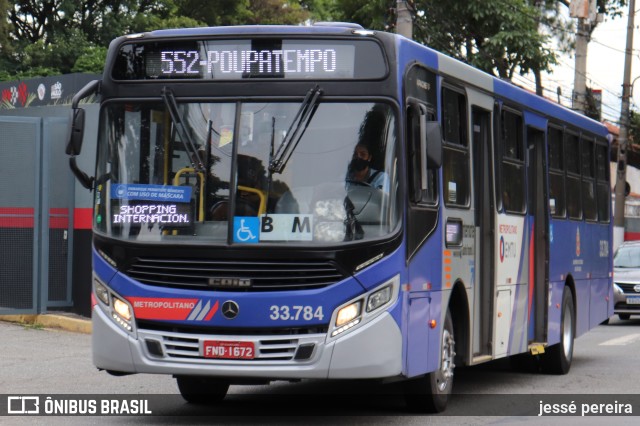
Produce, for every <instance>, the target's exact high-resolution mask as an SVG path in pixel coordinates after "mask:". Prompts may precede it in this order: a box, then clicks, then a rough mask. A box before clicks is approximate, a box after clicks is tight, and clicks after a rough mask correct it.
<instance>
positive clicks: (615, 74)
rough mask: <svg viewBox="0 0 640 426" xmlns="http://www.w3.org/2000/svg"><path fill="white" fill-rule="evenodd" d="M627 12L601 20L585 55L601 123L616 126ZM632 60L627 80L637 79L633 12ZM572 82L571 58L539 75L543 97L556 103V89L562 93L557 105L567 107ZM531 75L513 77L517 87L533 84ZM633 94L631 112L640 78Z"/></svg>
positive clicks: (639, 97)
mask: <svg viewBox="0 0 640 426" xmlns="http://www.w3.org/2000/svg"><path fill="white" fill-rule="evenodd" d="M627 12H628V11H625V13H624V15H623V16H622V17H618V18H615V19H612V18H605V20H604V21H603V22H600V23H598V25H597V26H596V29H595V30H594V32H593V33H592V36H591V41H590V42H589V46H588V51H587V86H589V87H591V88H592V89H601V90H602V98H603V106H602V119H603V120H607V121H610V122H612V123H615V124H618V123H619V121H620V108H621V98H622V82H623V77H624V61H625V48H626V42H627V38H626V37H627V36H626V34H627V21H628V13H627ZM634 27H635V29H634V42H633V55H632V56H633V59H632V67H631V80H632V81H633V79H634V78H636V77H638V76H640V30H639V28H640V11H636V16H635V23H634ZM574 78H575V57H574V56H573V55H571V56H569V55H562V56H560V57H559V64H558V65H556V66H554V68H553V72H552V73H548V74H546V75H543V86H544V87H545V88H546V89H548V91H545V96H547V97H550V98H552V99H554V100H557V94H556V88H557V87H558V86H560V87H561V89H562V96H561V98H560V101H561V103H562V104H563V105H565V106H567V107H571V93H572V88H573V81H574ZM533 81H534V78H533V75H527V76H524V77H521V76H519V77H516V78H515V82H516V83H517V84H522V85H526V84H527V82H533ZM634 86H635V88H636V91H635V93H634V97H633V98H632V99H631V101H632V108H633V109H636V110H639V111H640V78H639V79H638V81H637V82H636V84H635V85H634Z"/></svg>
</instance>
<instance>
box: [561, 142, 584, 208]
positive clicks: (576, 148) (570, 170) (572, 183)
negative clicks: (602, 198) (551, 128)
mask: <svg viewBox="0 0 640 426" xmlns="http://www.w3.org/2000/svg"><path fill="white" fill-rule="evenodd" d="M564 155H565V157H564V158H565V159H566V166H567V212H568V213H569V218H570V219H574V220H580V219H582V198H581V192H582V191H581V190H580V189H581V188H580V138H579V137H578V135H577V134H575V133H571V132H565V134H564Z"/></svg>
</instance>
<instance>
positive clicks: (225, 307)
mask: <svg viewBox="0 0 640 426" xmlns="http://www.w3.org/2000/svg"><path fill="white" fill-rule="evenodd" d="M238 312H240V307H239V306H238V304H237V303H236V302H234V301H233V300H227V301H226V302H224V303H223V304H222V315H224V317H225V318H227V319H234V318H235V317H237V316H238Z"/></svg>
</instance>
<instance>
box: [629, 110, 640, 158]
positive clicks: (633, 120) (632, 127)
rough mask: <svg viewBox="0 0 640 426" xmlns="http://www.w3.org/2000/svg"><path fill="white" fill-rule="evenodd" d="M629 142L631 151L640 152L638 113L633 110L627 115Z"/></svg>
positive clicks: (639, 118)
mask: <svg viewBox="0 0 640 426" xmlns="http://www.w3.org/2000/svg"><path fill="white" fill-rule="evenodd" d="M629 140H630V141H631V145H630V146H631V149H632V150H634V151H640V149H639V147H640V113H639V112H638V111H635V110H631V111H630V113H629Z"/></svg>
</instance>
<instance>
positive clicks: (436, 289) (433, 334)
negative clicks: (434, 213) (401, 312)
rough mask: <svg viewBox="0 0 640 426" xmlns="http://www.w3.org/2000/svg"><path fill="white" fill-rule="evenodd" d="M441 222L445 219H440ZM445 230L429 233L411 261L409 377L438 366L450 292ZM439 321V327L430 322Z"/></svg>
mask: <svg viewBox="0 0 640 426" xmlns="http://www.w3.org/2000/svg"><path fill="white" fill-rule="evenodd" d="M438 222H439V223H440V224H441V222H442V220H439V221H438ZM442 238H443V236H442V231H441V226H438V227H437V228H436V231H435V232H434V233H433V234H432V235H431V236H429V238H428V239H427V241H426V242H425V243H424V245H423V246H422V247H421V248H420V249H419V250H418V252H417V253H416V254H415V255H414V257H413V258H412V259H411V261H410V263H409V286H408V290H409V294H408V301H407V305H406V306H407V308H408V312H407V313H406V318H407V329H406V340H407V341H406V345H405V347H406V351H407V353H406V357H405V360H406V364H405V370H404V371H405V374H406V375H407V376H408V377H413V376H415V375H419V374H424V373H427V372H430V371H434V370H435V369H437V368H438V362H439V353H440V344H441V342H440V335H441V332H442V324H444V318H445V315H446V312H447V310H446V306H447V305H446V304H444V303H443V302H444V301H445V299H444V297H445V295H446V301H448V296H449V294H450V291H446V292H444V293H445V294H443V291H441V289H442V274H441V271H442V245H441V244H442V243H441V242H442ZM431 320H436V327H435V328H431V327H430V325H429V322H430V321H431Z"/></svg>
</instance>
